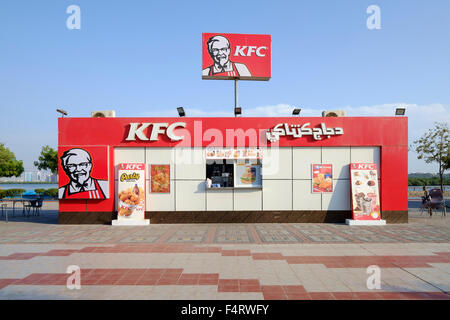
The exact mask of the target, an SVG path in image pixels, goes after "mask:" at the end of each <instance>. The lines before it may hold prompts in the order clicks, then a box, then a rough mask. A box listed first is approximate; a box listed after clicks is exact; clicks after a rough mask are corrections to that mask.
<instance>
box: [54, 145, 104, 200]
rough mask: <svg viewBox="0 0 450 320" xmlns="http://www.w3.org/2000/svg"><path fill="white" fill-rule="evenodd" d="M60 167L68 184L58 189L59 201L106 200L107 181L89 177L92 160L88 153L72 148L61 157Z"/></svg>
mask: <svg viewBox="0 0 450 320" xmlns="http://www.w3.org/2000/svg"><path fill="white" fill-rule="evenodd" d="M60 159H61V166H62V168H63V170H64V172H65V173H66V175H67V177H69V179H70V182H69V183H68V184H66V185H64V186H62V187H61V188H59V199H107V198H108V197H109V184H108V181H107V180H98V179H95V178H93V177H91V171H92V158H91V155H90V154H89V152H87V151H86V150H83V149H78V148H73V149H70V150H67V151H65V152H64V153H63V155H62V156H61V158H60Z"/></svg>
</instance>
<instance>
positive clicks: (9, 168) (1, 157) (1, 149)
mask: <svg viewBox="0 0 450 320" xmlns="http://www.w3.org/2000/svg"><path fill="white" fill-rule="evenodd" d="M22 172H23V162H22V161H19V160H17V159H16V156H15V155H14V153H13V152H11V151H10V150H9V149H8V148H6V147H5V145H4V144H3V143H0V177H12V176H14V177H18V176H20V175H21V174H22Z"/></svg>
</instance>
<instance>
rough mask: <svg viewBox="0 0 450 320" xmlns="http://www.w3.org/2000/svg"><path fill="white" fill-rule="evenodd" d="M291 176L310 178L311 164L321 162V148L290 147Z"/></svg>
mask: <svg viewBox="0 0 450 320" xmlns="http://www.w3.org/2000/svg"><path fill="white" fill-rule="evenodd" d="M292 153H293V166H292V170H293V178H294V179H311V164H313V163H322V160H321V159H322V149H321V148H292Z"/></svg>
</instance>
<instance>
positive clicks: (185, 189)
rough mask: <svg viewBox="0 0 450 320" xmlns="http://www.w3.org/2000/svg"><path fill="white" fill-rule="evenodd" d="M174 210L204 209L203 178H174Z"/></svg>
mask: <svg viewBox="0 0 450 320" xmlns="http://www.w3.org/2000/svg"><path fill="white" fill-rule="evenodd" d="M175 209H176V211H205V210H206V192H205V181H204V180H175Z"/></svg>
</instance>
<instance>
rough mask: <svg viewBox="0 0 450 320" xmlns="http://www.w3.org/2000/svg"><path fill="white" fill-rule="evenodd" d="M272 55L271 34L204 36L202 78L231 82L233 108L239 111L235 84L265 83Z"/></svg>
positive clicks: (210, 34)
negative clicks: (242, 81)
mask: <svg viewBox="0 0 450 320" xmlns="http://www.w3.org/2000/svg"><path fill="white" fill-rule="evenodd" d="M271 52H272V37H271V36H270V35H260V34H232V33H203V34H202V55H203V56H202V79H220V80H234V107H235V108H239V101H238V98H239V96H238V81H239V80H260V81H268V80H269V79H270V77H271V63H272V57H271Z"/></svg>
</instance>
